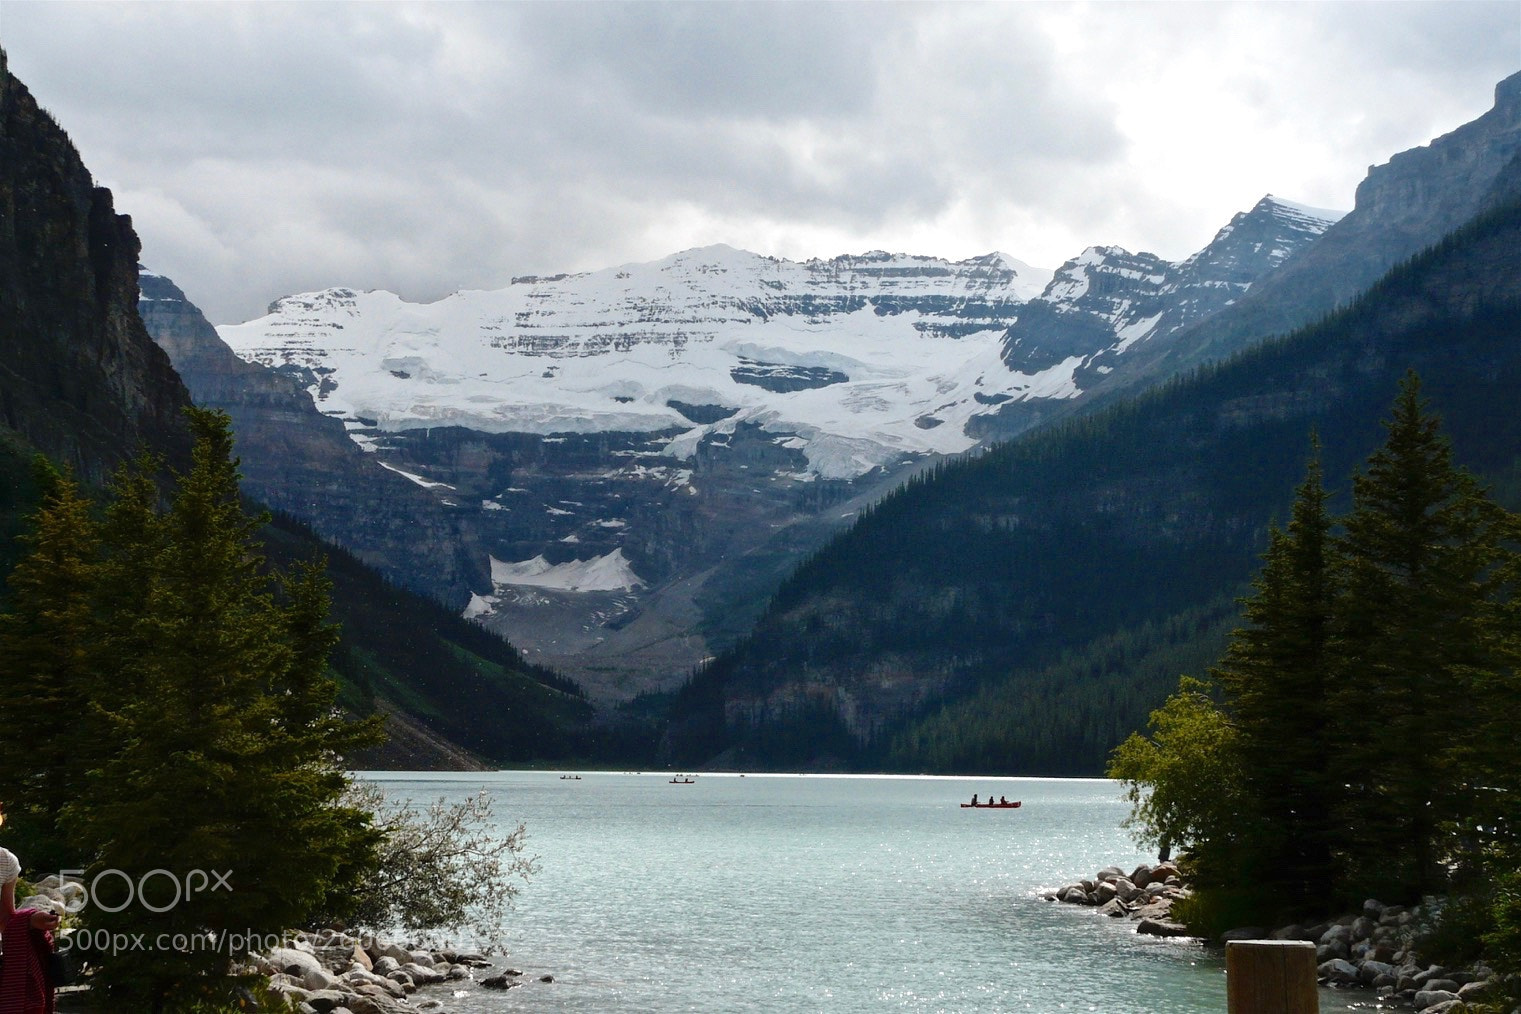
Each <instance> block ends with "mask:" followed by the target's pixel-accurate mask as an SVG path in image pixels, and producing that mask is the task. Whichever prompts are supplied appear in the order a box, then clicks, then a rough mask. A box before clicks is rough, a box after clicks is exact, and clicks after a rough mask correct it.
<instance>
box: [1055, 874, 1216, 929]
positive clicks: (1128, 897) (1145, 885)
mask: <svg viewBox="0 0 1521 1014" xmlns="http://www.w3.org/2000/svg"><path fill="white" fill-rule="evenodd" d="M1189 893H1190V892H1189V889H1188V885H1186V884H1184V883H1183V878H1182V876H1181V875H1179V873H1178V868H1177V867H1176V866H1174V865H1173V864H1171V863H1158V864H1157V865H1156V866H1147V865H1145V864H1144V863H1143V864H1142V865H1140V866H1137V867H1136V868H1135V869H1134V870H1132V871H1131V872H1130V873H1128V874H1127V873H1126V872H1125V871H1124V870H1122V869H1120V868H1119V867H1117V866H1109V867H1106V868H1104V869H1102V870H1099V871H1098V872H1097V873H1095V874H1094V875H1093V879H1091V880H1079V881H1077V882H1076V883H1073V884H1068V885H1067V886H1066V887H1061V888H1058V889H1057V890H1055V891H1048V892H1046V893H1045V894H1044V895H1042V897H1044V898H1045V899H1046V900H1047V901H1061V902H1066V903H1067V904H1069V905H1094V906H1097V907H1098V910H1099V913H1100V914H1102V915H1107V916H1112V917H1113V918H1116V919H1126V918H1128V919H1133V920H1135V923H1136V927H1135V929H1136V932H1137V933H1146V934H1149V935H1151V936H1157V937H1186V936H1191V935H1192V934H1191V933H1189V930H1188V927H1187V926H1184V925H1183V924H1182V923H1180V922H1177V921H1175V920H1174V919H1173V917H1172V903H1173V902H1174V901H1176V900H1177V899H1178V898H1186V897H1188V895H1189Z"/></svg>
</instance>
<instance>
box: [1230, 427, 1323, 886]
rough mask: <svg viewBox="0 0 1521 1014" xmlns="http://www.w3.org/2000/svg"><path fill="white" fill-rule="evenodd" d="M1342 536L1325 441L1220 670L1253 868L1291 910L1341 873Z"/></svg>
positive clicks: (1274, 540) (1274, 537) (1273, 541)
mask: <svg viewBox="0 0 1521 1014" xmlns="http://www.w3.org/2000/svg"><path fill="white" fill-rule="evenodd" d="M1330 538H1331V519H1330V514H1329V511H1328V510H1327V506H1326V490H1325V488H1324V485H1323V483H1322V479H1321V472H1320V460H1319V446H1318V443H1317V444H1316V447H1315V455H1314V457H1313V458H1312V460H1311V462H1310V465H1309V469H1308V474H1307V475H1306V476H1305V479H1304V481H1303V482H1302V483H1301V484H1300V486H1299V488H1298V490H1297V493H1296V496H1295V500H1294V506H1293V509H1292V512H1291V515H1290V520H1289V524H1288V528H1287V529H1286V530H1284V529H1279V528H1278V527H1276V526H1274V527H1273V528H1272V529H1271V530H1270V531H1269V535H1268V549H1267V552H1266V553H1265V554H1264V556H1263V565H1262V570H1261V572H1260V573H1259V575H1258V577H1257V579H1256V580H1255V581H1254V582H1253V587H1254V589H1255V592H1254V594H1253V595H1252V596H1250V597H1249V598H1247V599H1245V600H1243V602H1242V611H1243V614H1244V618H1245V620H1246V624H1245V626H1243V627H1241V628H1240V629H1238V630H1236V631H1235V632H1234V634H1233V635H1232V637H1231V643H1230V645H1229V647H1228V648H1227V649H1226V652H1225V656H1224V658H1223V659H1222V660H1221V662H1220V664H1219V665H1218V666H1216V667H1215V669H1214V671H1213V675H1214V677H1215V678H1216V679H1217V680H1218V681H1219V682H1220V684H1221V685H1222V686H1223V687H1224V688H1225V690H1226V699H1227V706H1228V710H1229V712H1230V715H1231V719H1232V721H1233V723H1234V725H1235V727H1236V730H1237V737H1236V747H1237V749H1238V751H1239V754H1240V758H1239V764H1240V770H1241V777H1242V783H1243V790H1244V793H1245V795H1246V797H1247V798H1248V799H1249V800H1250V803H1251V805H1250V807H1249V814H1250V818H1251V819H1252V821H1253V826H1252V828H1251V833H1250V836H1249V841H1248V845H1247V849H1248V851H1247V852H1246V853H1245V854H1244V856H1243V862H1244V863H1245V864H1246V865H1247V866H1248V867H1249V868H1248V869H1246V870H1243V871H1241V872H1242V873H1245V874H1247V875H1248V877H1249V878H1250V879H1251V880H1252V881H1253V882H1255V883H1258V884H1261V885H1262V886H1263V888H1264V890H1265V891H1266V892H1267V893H1268V894H1270V895H1271V896H1272V897H1274V898H1275V899H1276V901H1277V902H1278V903H1279V904H1282V905H1284V906H1285V907H1286V908H1288V909H1291V910H1294V909H1298V910H1307V909H1313V907H1314V906H1315V905H1316V904H1324V900H1325V898H1326V897H1327V896H1328V894H1329V892H1330V890H1331V888H1332V884H1333V881H1334V869H1333V864H1332V843H1333V839H1334V837H1335V831H1334V826H1333V815H1332V814H1333V802H1334V800H1335V799H1336V798H1337V793H1336V792H1335V789H1334V781H1333V779H1332V776H1331V772H1330V759H1331V757H1332V755H1333V753H1334V750H1335V746H1336V745H1335V743H1334V742H1333V741H1332V731H1331V722H1330V717H1331V713H1332V712H1331V702H1330V682H1329V676H1328V673H1327V668H1326V664H1327V640H1328V637H1329V633H1330V624H1331V614H1332V606H1333V599H1332V585H1331V566H1330V556H1329V553H1330Z"/></svg>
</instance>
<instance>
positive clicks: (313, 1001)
mask: <svg viewBox="0 0 1521 1014" xmlns="http://www.w3.org/2000/svg"><path fill="white" fill-rule="evenodd" d="M490 964H491V962H489V961H488V960H486V958H485V957H484V956H482V955H480V954H461V953H457V952H454V951H438V950H428V949H426V948H422V947H416V946H403V945H402V944H399V943H395V942H390V941H383V940H379V939H376V938H359V937H354V936H350V935H348V934H346V933H338V932H320V933H297V934H295V935H294V936H293V937H292V938H291V939H290V940H289V941H288V943H287V945H286V946H283V947H276V948H273V949H272V950H270V951H267V952H266V953H264V954H262V955H259V956H257V957H256V958H255V959H254V968H255V970H257V971H259V972H262V973H263V974H265V975H267V976H269V985H270V989H271V990H272V991H274V992H276V993H280V994H282V995H284V996H285V998H286V1000H287V1001H288V1002H289V1003H290V1005H291V1008H292V1009H293V1010H295V1011H299V1012H300V1014H416V1012H418V1011H428V1012H433V1014H443V1011H444V1005H443V1003H442V1002H441V1001H439V1000H435V999H426V1000H421V1001H419V1002H416V1003H413V1002H411V1001H410V1000H408V994H411V993H414V992H416V990H417V989H418V987H420V986H430V985H434V984H436V983H443V982H449V981H457V980H462V979H469V978H471V974H472V973H471V969H473V968H485V967H489V966H490Z"/></svg>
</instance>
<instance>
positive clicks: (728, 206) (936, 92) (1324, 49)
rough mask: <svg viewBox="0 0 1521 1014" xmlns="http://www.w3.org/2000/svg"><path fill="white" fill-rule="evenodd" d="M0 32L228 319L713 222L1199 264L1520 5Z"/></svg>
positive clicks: (430, 18)
mask: <svg viewBox="0 0 1521 1014" xmlns="http://www.w3.org/2000/svg"><path fill="white" fill-rule="evenodd" d="M0 44H3V45H4V46H5V47H6V49H7V52H8V55H9V57H10V61H11V66H12V69H13V70H14V71H15V72H16V73H17V75H18V76H19V77H21V79H22V80H23V81H25V82H26V83H27V84H28V85H29V86H30V87H31V88H32V90H33V91H34V92H35V93H36V94H37V95H38V97H39V99H40V100H41V101H42V103H43V104H44V106H45V107H47V108H49V109H51V110H52V111H53V112H54V113H55V114H56V115H57V116H58V118H59V120H60V122H62V123H63V125H64V126H65V127H66V128H67V129H68V130H69V132H70V134H71V136H73V138H74V139H75V141H76V143H77V144H78V145H79V147H80V149H81V153H82V154H83V155H84V157H85V160H86V163H87V164H88V165H90V166H91V168H92V170H93V171H94V172H95V174H96V175H97V177H98V178H99V179H100V180H101V181H102V182H103V183H105V184H106V185H109V186H112V187H113V188H114V189H115V190H116V191H117V201H118V205H119V207H120V208H121V209H122V210H124V211H127V212H129V213H131V214H132V215H133V216H134V221H135V224H136V225H137V228H138V231H139V233H140V234H141V235H142V236H143V239H144V257H145V259H147V260H148V261H149V262H150V263H152V264H153V265H154V267H155V268H156V269H157V270H161V271H163V272H165V273H167V274H169V275H171V276H173V277H174V278H175V279H176V280H177V281H178V282H179V283H180V284H181V285H182V286H183V287H184V288H185V289H186V291H187V292H188V293H189V294H190V296H191V298H192V299H194V300H196V301H197V302H198V303H200V304H201V305H202V306H203V308H205V309H206V310H207V312H208V314H209V315H210V316H211V317H212V318H213V319H214V320H218V321H230V320H239V319H245V318H247V317H249V316H253V315H256V314H258V313H261V312H262V311H263V309H264V306H265V305H266V304H267V303H268V302H269V301H270V300H271V299H273V298H275V297H277V296H280V295H283V294H285V293H288V292H292V291H300V290H307V289H313V288H321V287H324V286H328V285H352V286H358V287H383V288H390V289H393V290H395V291H398V292H400V293H402V294H403V295H404V296H406V297H407V298H411V299H432V298H437V297H439V296H442V295H444V294H446V293H448V292H449V291H452V290H453V289H455V288H461V287H465V288H482V287H492V286H499V285H502V284H505V283H506V281H507V280H508V279H509V278H510V277H511V276H513V275H516V274H526V273H547V272H553V271H563V270H585V269H593V268H598V267H604V266H609V265H612V264H616V263H621V262H625V261H630V260H647V259H654V258H657V257H661V256H664V255H666V254H669V253H672V252H675V250H677V249H680V248H682V247H685V246H692V245H698V244H702V243H711V242H727V243H730V244H732V245H735V246H741V247H746V248H749V249H755V250H757V251H758V252H762V253H773V254H780V255H783V256H831V255H834V254H837V253H843V252H848V251H858V250H862V249H866V248H868V247H874V246H881V247H888V248H892V249H904V250H912V251H914V252H919V253H933V254H941V255H946V256H968V255H971V254H975V253H982V252H986V251H987V250H990V249H995V248H996V249H1002V250H1005V251H1007V252H1009V253H1012V254H1014V255H1016V256H1019V257H1022V258H1024V259H1026V260H1029V261H1032V262H1035V263H1045V264H1047V265H1048V266H1054V265H1055V264H1056V263H1057V262H1059V261H1060V260H1062V259H1065V258H1066V257H1068V256H1071V255H1073V254H1075V253H1077V252H1078V250H1079V249H1081V247H1082V246H1084V245H1087V244H1090V243H1118V244H1121V245H1126V246H1130V247H1132V248H1145V249H1152V250H1155V251H1157V252H1159V253H1163V254H1164V255H1166V256H1183V255H1185V254H1187V253H1189V252H1191V251H1192V250H1193V249H1196V248H1197V247H1198V246H1200V245H1202V244H1203V243H1204V242H1205V241H1207V240H1208V238H1209V236H1210V235H1212V234H1213V232H1214V230H1215V229H1216V228H1218V227H1219V225H1221V224H1222V223H1223V222H1224V221H1225V220H1226V219H1227V218H1228V217H1229V215H1230V214H1231V213H1233V212H1234V211H1236V210H1239V209H1241V208H1243V207H1246V206H1248V205H1250V204H1251V203H1252V202H1253V201H1255V200H1256V199H1257V197H1259V196H1261V194H1262V193H1264V192H1267V191H1269V190H1272V191H1274V192H1277V193H1280V194H1282V195H1283V196H1287V197H1290V198H1293V199H1298V200H1304V201H1306V202H1308V203H1312V204H1315V203H1319V204H1324V205H1327V206H1343V207H1344V206H1347V205H1348V204H1350V201H1351V196H1352V189H1353V187H1354V186H1355V184H1356V182H1357V180H1358V179H1360V178H1361V176H1362V174H1363V171H1364V170H1365V168H1366V166H1367V164H1369V163H1370V162H1375V161H1382V160H1384V159H1386V158H1388V156H1389V155H1391V154H1393V153H1394V152H1395V151H1397V150H1399V149H1401V148H1405V147H1410V146H1412V145H1415V144H1420V143H1424V142H1425V141H1426V140H1428V139H1429V138H1430V137H1431V136H1433V135H1434V134H1436V133H1440V132H1442V131H1445V130H1448V129H1451V128H1452V127H1454V126H1456V125H1458V124H1459V123H1460V122H1463V121H1464V120H1466V119H1471V118H1472V117H1473V116H1475V115H1477V114H1478V113H1480V112H1482V111H1483V110H1484V109H1485V108H1487V107H1488V104H1489V95H1490V91H1491V89H1492V88H1493V85H1494V82H1495V81H1496V80H1498V79H1499V78H1500V77H1503V76H1504V75H1506V74H1508V73H1510V72H1513V71H1514V70H1515V69H1517V68H1516V64H1517V63H1518V59H1517V53H1518V52H1521V7H1518V6H1517V5H1515V4H1514V3H1510V2H1505V3H1458V4H1451V3H1447V4H1407V3H1391V4H1383V3H1360V4H1265V5H1254V4H1228V5H1226V4H1221V5H1199V4H1185V5H1144V4H1124V5H1121V4H1098V5H1071V6H1068V5H990V4H989V5H984V4H975V5H971V4H968V5H955V4H896V3H872V4H843V3H723V4H713V3H700V4H699V3H616V4H614V3H565V4H550V3H505V4H493V3H472V4H389V3H387V4H375V3H370V4H365V3H355V4H282V3H259V4H183V3H182V4H160V3H116V4H70V3H16V2H13V0H5V2H3V3H0Z"/></svg>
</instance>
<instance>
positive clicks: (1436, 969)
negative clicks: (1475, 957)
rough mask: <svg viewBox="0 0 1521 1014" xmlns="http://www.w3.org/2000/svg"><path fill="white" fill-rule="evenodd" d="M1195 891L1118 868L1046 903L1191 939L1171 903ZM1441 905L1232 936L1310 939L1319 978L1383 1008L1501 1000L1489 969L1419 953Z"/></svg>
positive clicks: (1164, 869)
mask: <svg viewBox="0 0 1521 1014" xmlns="http://www.w3.org/2000/svg"><path fill="white" fill-rule="evenodd" d="M1189 893H1190V891H1189V888H1188V886H1187V885H1186V884H1185V883H1184V882H1183V879H1182V877H1181V876H1180V875H1179V873H1178V869H1177V867H1176V866H1174V865H1172V864H1170V863H1161V864H1159V865H1157V866H1145V865H1142V866H1138V867H1136V869H1135V870H1134V871H1132V872H1131V873H1130V874H1129V875H1126V874H1125V872H1124V871H1123V870H1120V869H1119V868H1118V867H1113V866H1111V867H1108V868H1107V869H1103V870H1099V871H1098V873H1096V874H1095V875H1094V876H1093V878H1092V879H1091V880H1080V881H1077V882H1076V883H1072V884H1068V885H1067V886H1065V887H1062V888H1058V889H1057V890H1055V891H1048V892H1046V893H1045V894H1044V895H1042V897H1044V898H1045V899H1046V900H1047V901H1061V902H1066V903H1068V904H1074V905H1090V906H1097V907H1098V910H1099V911H1100V912H1101V913H1103V914H1104V915H1108V916H1113V917H1115V918H1126V917H1128V918H1131V919H1134V920H1136V932H1138V933H1149V934H1152V935H1154V936H1166V937H1181V936H1190V935H1192V934H1191V933H1190V932H1189V930H1188V928H1187V927H1186V926H1184V925H1183V924H1181V923H1179V922H1177V921H1176V920H1174V919H1173V918H1172V903H1173V902H1174V901H1175V900H1176V899H1178V898H1186V897H1188V895H1189ZM1438 907H1439V903H1438V902H1431V903H1429V904H1428V905H1427V906H1426V907H1425V910H1423V908H1422V906H1419V905H1417V906H1412V907H1408V908H1407V907H1404V906H1401V905H1385V904H1382V903H1381V902H1378V901H1375V900H1373V899H1369V900H1368V901H1365V902H1363V907H1362V911H1361V912H1357V913H1354V914H1351V915H1346V916H1343V917H1342V918H1340V919H1337V920H1335V921H1332V922H1324V923H1320V924H1318V925H1315V926H1284V927H1282V928H1279V929H1269V928H1267V927H1262V926H1251V927H1244V928H1242V929H1234V930H1231V931H1229V932H1228V933H1225V934H1224V935H1223V936H1222V938H1221V939H1220V941H1218V942H1219V943H1228V942H1230V941H1232V940H1308V941H1310V942H1311V943H1313V944H1315V960H1316V965H1317V968H1316V972H1317V975H1318V977H1319V979H1320V981H1321V982H1322V983H1323V984H1325V985H1328V986H1333V987H1337V988H1342V987H1354V988H1355V987H1361V988H1366V989H1370V990H1373V991H1375V992H1376V993H1377V996H1378V1001H1379V1004H1380V1006H1383V1005H1386V1004H1387V1005H1390V1006H1395V1005H1399V1006H1408V1007H1411V1008H1413V1009H1414V1010H1417V1011H1420V1012H1421V1014H1463V1012H1465V1011H1467V1010H1469V1009H1470V1005H1472V1004H1478V1003H1483V1002H1485V1001H1487V1000H1488V1001H1493V1000H1495V999H1498V997H1497V995H1496V994H1498V993H1499V992H1500V991H1499V989H1498V983H1497V982H1495V979H1494V972H1493V971H1492V970H1491V969H1490V968H1488V967H1486V966H1484V965H1482V964H1481V965H1475V966H1473V967H1471V968H1445V967H1443V966H1441V965H1434V964H1430V963H1427V962H1424V961H1422V960H1421V958H1420V955H1419V954H1417V953H1416V949H1415V948H1416V940H1417V937H1418V936H1419V929H1420V927H1422V926H1423V925H1429V924H1430V923H1431V922H1432V921H1433V920H1434V919H1435V916H1436V914H1437V912H1436V910H1437V908H1438Z"/></svg>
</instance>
